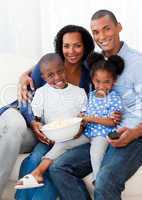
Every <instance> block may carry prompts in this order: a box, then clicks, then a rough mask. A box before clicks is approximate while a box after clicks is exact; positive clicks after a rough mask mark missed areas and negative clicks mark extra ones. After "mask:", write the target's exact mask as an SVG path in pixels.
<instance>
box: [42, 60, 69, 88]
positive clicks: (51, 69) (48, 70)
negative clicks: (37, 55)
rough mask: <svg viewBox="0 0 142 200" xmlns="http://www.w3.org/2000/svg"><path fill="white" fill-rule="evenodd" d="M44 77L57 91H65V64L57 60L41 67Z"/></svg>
mask: <svg viewBox="0 0 142 200" xmlns="http://www.w3.org/2000/svg"><path fill="white" fill-rule="evenodd" d="M40 70H41V74H42V77H43V79H44V80H45V81H47V83H48V84H49V85H50V86H51V87H53V88H56V89H63V88H65V87H66V84H67V82H66V75H65V69H64V66H63V63H62V62H60V61H58V60H55V61H50V62H49V63H48V65H46V64H42V65H41V68H40Z"/></svg>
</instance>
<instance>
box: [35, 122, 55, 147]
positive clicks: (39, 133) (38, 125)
mask: <svg viewBox="0 0 142 200" xmlns="http://www.w3.org/2000/svg"><path fill="white" fill-rule="evenodd" d="M41 127H42V123H41V122H37V121H33V122H32V129H33V131H34V133H35V135H36V138H37V139H38V140H39V141H40V142H42V143H44V144H53V143H54V141H51V140H49V139H48V138H47V137H46V135H45V134H44V133H43V132H42V131H41Z"/></svg>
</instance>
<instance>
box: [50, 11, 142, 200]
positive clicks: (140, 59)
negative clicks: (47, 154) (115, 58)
mask: <svg viewBox="0 0 142 200" xmlns="http://www.w3.org/2000/svg"><path fill="white" fill-rule="evenodd" d="M91 30H92V34H93V38H94V41H95V42H96V43H97V45H98V46H99V47H100V48H101V49H102V53H103V54H104V56H105V57H109V56H111V55H114V54H118V55H120V56H121V57H122V58H123V59H124V61H125V70H124V72H123V74H122V75H121V76H120V78H119V79H118V81H117V84H116V90H117V91H118V92H119V93H120V94H121V95H122V99H123V102H124V115H123V118H124V121H122V124H121V126H122V128H120V129H119V133H120V138H119V139H117V140H110V139H108V142H109V143H110V145H109V148H108V150H107V152H106V155H105V157H104V161H103V163H102V166H101V169H100V172H99V173H98V175H97V179H96V182H95V192H94V198H95V200H120V199H121V192H122V191H123V190H124V187H125V182H126V181H127V180H128V179H129V178H130V177H131V176H132V175H133V174H134V173H135V172H136V170H137V169H138V168H139V167H140V166H141V165H142V125H141V124H140V122H142V112H141V110H142V88H141V86H142V77H141V73H142V68H141V66H142V54H140V53H138V52H137V51H135V50H133V49H131V48H129V47H128V46H127V45H126V43H124V42H121V41H120V37H119V34H120V32H121V30H122V26H121V24H120V23H119V22H118V21H117V19H116V17H115V16H114V14H113V13H112V12H110V11H108V10H99V11H97V12H96V13H95V14H94V15H93V16H92V18H91ZM131 120H132V121H131ZM135 122H136V123H135ZM137 122H138V123H137ZM134 123H135V126H132V127H131V124H134ZM128 127H130V128H128ZM59 159H60V160H59ZM59 159H58V160H57V161H56V162H55V163H54V164H53V165H52V167H51V168H50V174H51V178H52V180H53V182H54V184H55V186H56V187H57V189H58V191H59V193H60V195H61V197H62V199H65V200H72V199H73V200H77V199H78V198H79V197H80V196H81V195H82V194H84V198H83V199H88V196H87V195H86V189H85V188H84V184H83V182H82V180H81V178H83V177H84V176H85V175H87V174H88V173H90V171H91V165H90V158H89V145H83V146H81V147H78V148H75V149H72V150H70V152H67V153H66V154H64V155H63V156H62V157H60V158H59Z"/></svg>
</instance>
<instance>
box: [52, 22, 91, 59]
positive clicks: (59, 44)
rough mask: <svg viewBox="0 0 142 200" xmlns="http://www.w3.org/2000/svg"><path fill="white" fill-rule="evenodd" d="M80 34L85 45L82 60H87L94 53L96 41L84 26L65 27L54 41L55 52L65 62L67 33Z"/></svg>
mask: <svg viewBox="0 0 142 200" xmlns="http://www.w3.org/2000/svg"><path fill="white" fill-rule="evenodd" d="M74 32H78V33H80V34H81V37H82V41H83V45H84V55H83V58H82V60H85V59H86V58H87V57H88V55H89V54H91V53H92V52H93V51H94V41H93V38H92V37H91V34H90V33H89V32H88V31H87V30H86V29H85V28H83V27H82V26H77V25H67V26H64V27H63V28H62V29H61V30H60V31H59V32H58V33H57V35H56V37H55V40H54V46H55V52H56V53H58V54H59V55H60V56H61V57H62V59H63V60H64V59H65V58H64V55H63V36H64V35H65V34H66V33H74Z"/></svg>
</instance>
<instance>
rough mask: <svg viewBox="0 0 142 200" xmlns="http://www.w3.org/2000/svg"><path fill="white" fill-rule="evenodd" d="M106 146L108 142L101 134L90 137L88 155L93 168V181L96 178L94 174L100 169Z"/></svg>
mask: <svg viewBox="0 0 142 200" xmlns="http://www.w3.org/2000/svg"><path fill="white" fill-rule="evenodd" d="M107 146H108V142H107V140H106V138H104V137H102V136H97V137H93V138H91V148H90V156H91V164H92V169H93V181H95V180H96V175H97V173H98V171H99V169H100V166H101V163H102V160H103V157H104V154H105V151H106V149H107Z"/></svg>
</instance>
